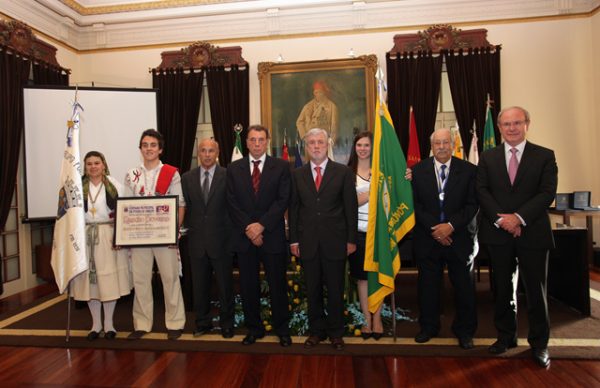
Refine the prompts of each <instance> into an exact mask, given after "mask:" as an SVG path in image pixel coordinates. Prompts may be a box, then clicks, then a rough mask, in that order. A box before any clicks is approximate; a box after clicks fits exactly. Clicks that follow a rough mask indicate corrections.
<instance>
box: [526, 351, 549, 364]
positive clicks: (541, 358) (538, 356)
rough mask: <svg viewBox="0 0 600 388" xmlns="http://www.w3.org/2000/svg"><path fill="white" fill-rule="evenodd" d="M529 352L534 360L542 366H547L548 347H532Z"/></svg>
mask: <svg viewBox="0 0 600 388" xmlns="http://www.w3.org/2000/svg"><path fill="white" fill-rule="evenodd" d="M531 353H532V355H533V359H534V360H535V362H536V363H537V364H538V365H539V366H541V367H542V368H547V367H548V365H550V353H548V348H532V349H531Z"/></svg>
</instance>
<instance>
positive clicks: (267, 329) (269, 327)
mask: <svg viewBox="0 0 600 388" xmlns="http://www.w3.org/2000/svg"><path fill="white" fill-rule="evenodd" d="M265 330H266V331H271V330H273V326H271V325H267V326H265Z"/></svg>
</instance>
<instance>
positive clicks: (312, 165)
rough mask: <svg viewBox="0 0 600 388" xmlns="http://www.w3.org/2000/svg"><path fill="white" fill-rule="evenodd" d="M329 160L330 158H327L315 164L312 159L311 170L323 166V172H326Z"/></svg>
mask: <svg viewBox="0 0 600 388" xmlns="http://www.w3.org/2000/svg"><path fill="white" fill-rule="evenodd" d="M327 162H329V158H326V159H325V160H324V161H323V163H321V164H320V165H319V164H315V163H314V162H313V161H312V160H311V161H310V170H311V171H314V170H315V167H321V174H323V173H325V168H326V167H327Z"/></svg>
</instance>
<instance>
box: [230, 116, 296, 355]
mask: <svg viewBox="0 0 600 388" xmlns="http://www.w3.org/2000/svg"><path fill="white" fill-rule="evenodd" d="M246 143H247V145H248V151H249V152H250V155H249V157H245V158H243V159H240V160H237V161H235V162H233V163H232V164H231V165H230V166H229V168H228V169H227V200H228V202H229V214H230V216H231V220H232V222H233V234H232V238H233V249H234V251H235V252H236V253H237V257H238V265H239V268H240V286H241V294H242V306H243V309H244V321H245V324H246V327H247V328H248V334H247V335H246V337H245V338H244V340H243V341H242V343H243V344H244V345H251V344H253V343H254V342H256V340H257V339H260V338H262V337H264V335H265V328H264V327H263V324H262V319H261V318H260V262H261V260H262V263H263V266H264V269H265V273H266V277H267V282H268V283H269V294H270V297H271V311H272V313H273V330H274V332H275V333H276V334H277V335H278V336H279V343H280V345H281V346H284V347H287V346H290V345H291V344H292V339H291V337H290V329H289V318H290V314H289V310H288V296H287V282H286V263H287V257H288V249H287V244H286V237H285V219H284V213H285V211H286V209H287V207H288V204H289V198H290V167H289V164H288V163H287V162H286V161H284V160H281V159H277V158H272V157H270V156H268V155H267V154H266V152H267V147H268V146H269V131H268V130H267V129H266V128H265V127H263V126H261V125H252V126H250V127H249V128H248V137H247V140H246Z"/></svg>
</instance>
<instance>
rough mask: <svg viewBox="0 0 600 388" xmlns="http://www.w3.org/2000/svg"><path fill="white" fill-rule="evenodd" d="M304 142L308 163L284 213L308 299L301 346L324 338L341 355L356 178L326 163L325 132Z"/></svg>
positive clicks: (314, 131)
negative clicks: (307, 334)
mask: <svg viewBox="0 0 600 388" xmlns="http://www.w3.org/2000/svg"><path fill="white" fill-rule="evenodd" d="M304 141H305V143H306V149H307V151H308V154H309V157H310V163H307V164H306V165H304V166H303V167H301V168H298V169H296V170H294V172H293V174H292V201H291V204H290V212H289V217H290V249H291V252H292V254H293V255H294V256H296V257H300V258H301V260H302V264H303V266H304V274H305V280H306V293H307V297H308V324H309V332H310V335H309V337H308V339H307V340H306V341H305V342H304V346H305V347H306V348H312V347H314V346H316V345H318V344H319V342H321V341H323V340H325V339H326V338H327V336H329V339H330V340H331V344H332V346H333V348H334V349H336V350H342V349H343V348H344V340H343V339H342V336H343V334H344V279H345V273H344V271H345V268H346V258H347V257H348V255H349V254H351V253H352V252H354V251H355V250H356V244H355V242H356V230H357V222H358V221H357V216H358V210H357V209H358V203H357V199H356V189H355V177H354V173H353V172H352V170H350V169H349V168H348V167H347V166H344V165H342V164H339V163H335V162H333V161H331V160H329V159H327V146H328V143H329V136H328V134H327V132H326V131H325V130H324V129H319V128H313V129H311V130H310V131H308V133H307V134H306V136H305V140H304ZM323 286H325V287H326V288H327V308H326V309H324V308H323V307H324V306H323ZM325 310H326V311H327V314H325Z"/></svg>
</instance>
